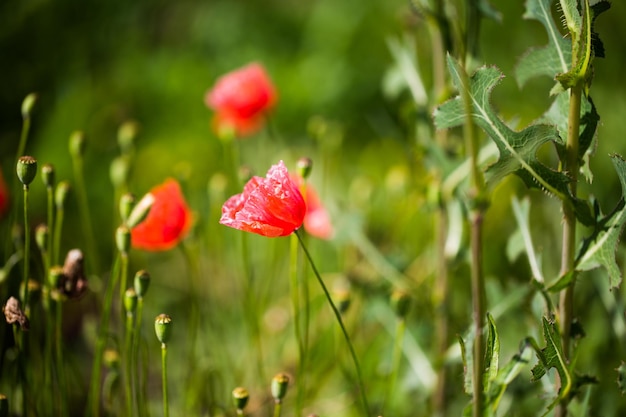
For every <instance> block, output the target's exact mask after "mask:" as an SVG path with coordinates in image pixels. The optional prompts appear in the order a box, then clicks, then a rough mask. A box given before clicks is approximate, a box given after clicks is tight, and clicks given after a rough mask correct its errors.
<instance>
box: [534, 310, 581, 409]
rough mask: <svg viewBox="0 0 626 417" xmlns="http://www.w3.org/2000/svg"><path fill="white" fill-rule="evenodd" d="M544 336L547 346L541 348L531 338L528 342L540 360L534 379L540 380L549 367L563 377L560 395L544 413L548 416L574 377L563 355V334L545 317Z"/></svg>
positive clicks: (568, 390) (535, 368) (570, 385)
mask: <svg viewBox="0 0 626 417" xmlns="http://www.w3.org/2000/svg"><path fill="white" fill-rule="evenodd" d="M542 321H543V337H544V339H545V341H546V347H545V348H539V346H538V345H537V342H536V341H535V340H534V339H532V338H529V339H528V342H529V343H530V344H531V346H532V347H533V348H534V349H535V353H536V354H537V358H538V359H539V362H537V364H536V365H535V366H534V368H533V369H532V370H531V373H532V375H533V376H532V381H538V380H539V379H541V377H543V376H544V375H545V374H546V373H547V372H548V370H549V369H551V368H555V369H556V371H557V372H558V374H559V377H560V378H561V388H560V389H559V395H558V396H557V397H556V398H555V399H554V401H552V402H551V403H550V404H549V405H548V408H547V410H546V412H545V413H544V414H543V415H544V416H546V415H547V414H548V413H549V412H550V411H551V410H552V409H553V408H554V407H555V406H556V405H557V404H558V403H559V401H561V400H562V399H563V398H565V397H566V396H567V395H568V394H569V392H570V389H571V387H572V377H571V375H570V371H569V369H568V368H567V364H566V361H565V357H564V356H563V346H562V343H561V335H560V333H559V329H558V327H557V326H556V324H554V323H550V322H548V320H547V319H546V318H545V317H544V318H543V320H542Z"/></svg>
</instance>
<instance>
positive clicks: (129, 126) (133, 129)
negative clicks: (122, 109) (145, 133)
mask: <svg viewBox="0 0 626 417" xmlns="http://www.w3.org/2000/svg"><path fill="white" fill-rule="evenodd" d="M138 131H139V124H138V123H137V122H135V121H134V120H129V121H127V122H124V123H122V125H121V126H120V128H119V129H118V130H117V143H118V145H119V146H120V149H121V150H122V153H124V154H127V153H128V152H129V151H130V150H131V149H132V147H133V145H134V143H135V137H136V136H137V132H138Z"/></svg>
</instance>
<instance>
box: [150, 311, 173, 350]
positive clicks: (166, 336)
mask: <svg viewBox="0 0 626 417" xmlns="http://www.w3.org/2000/svg"><path fill="white" fill-rule="evenodd" d="M171 324H172V318H171V317H170V316H168V315H167V314H159V315H158V316H157V317H156V319H155V320H154V332H155V333H156V337H157V339H158V341H159V342H161V344H162V345H165V344H167V342H168V341H169V340H170V337H171V334H172V328H171V327H172V326H171Z"/></svg>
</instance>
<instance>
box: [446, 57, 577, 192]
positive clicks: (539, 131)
mask: <svg viewBox="0 0 626 417" xmlns="http://www.w3.org/2000/svg"><path fill="white" fill-rule="evenodd" d="M448 68H449V71H450V74H451V76H452V81H453V82H454V84H455V86H456V88H457V89H458V90H459V91H462V89H463V82H462V79H461V71H462V69H461V67H460V66H459V64H458V63H457V62H456V61H455V60H454V59H453V58H452V57H450V56H448ZM502 76H503V75H502V73H501V72H500V71H499V70H498V69H497V68H495V67H482V68H479V69H478V70H477V71H476V72H475V73H474V74H473V75H472V77H471V79H470V84H469V91H468V96H469V98H470V100H471V108H472V114H471V117H472V120H473V121H474V122H475V123H476V124H477V125H478V126H480V127H481V128H482V129H483V130H484V131H485V132H486V133H487V135H489V137H490V138H491V139H492V140H493V141H494V142H495V144H496V146H497V147H498V151H499V152H500V155H499V158H498V160H497V161H496V163H494V164H493V165H491V166H490V167H489V168H487V171H486V179H487V182H488V183H490V184H492V185H493V184H495V183H497V182H498V181H500V180H501V179H502V178H504V177H505V176H506V175H508V174H511V173H516V174H518V175H520V176H521V177H522V179H524V180H525V182H526V183H527V185H529V186H533V185H535V186H538V187H540V188H542V189H544V190H546V191H548V192H550V193H552V194H554V195H557V196H559V197H560V198H562V199H565V198H567V195H568V193H569V192H568V190H567V184H568V182H569V179H568V178H567V176H566V175H565V174H563V173H560V172H555V171H552V170H551V169H549V168H548V167H546V166H545V165H543V164H541V163H540V162H539V160H538V159H537V156H536V153H537V150H538V149H539V147H541V145H543V144H545V143H547V142H550V141H554V140H556V139H557V131H556V129H555V128H554V127H553V126H547V125H531V126H529V127H527V128H526V129H524V130H522V131H520V132H515V131H513V130H512V129H510V128H509V127H508V126H507V125H506V124H505V123H504V122H503V121H502V120H500V118H499V117H498V116H497V115H496V114H495V112H494V110H493V108H492V106H491V102H490V95H491V91H492V89H493V88H494V87H495V86H496V85H497V84H498V82H499V81H500V79H501V78H502ZM461 96H462V95H459V96H457V97H456V98H454V99H452V100H449V101H447V102H446V103H444V104H443V105H441V106H440V107H439V108H437V109H436V110H435V114H434V118H435V124H436V126H437V127H438V128H440V129H441V128H448V127H454V126H459V125H462V124H463V122H464V121H465V117H466V116H465V111H464V105H463V102H462V101H463V99H462V97H461Z"/></svg>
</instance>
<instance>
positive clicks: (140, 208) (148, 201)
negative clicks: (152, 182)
mask: <svg viewBox="0 0 626 417" xmlns="http://www.w3.org/2000/svg"><path fill="white" fill-rule="evenodd" d="M154 200H155V198H154V194H152V193H148V194H146V195H144V196H143V197H142V198H141V200H139V202H138V203H137V204H135V205H134V206H133V209H132V211H131V212H130V214H129V215H128V218H127V219H126V224H127V225H128V227H130V228H131V229H132V228H133V227H135V226H137V225H138V224H139V223H141V222H142V221H144V220H145V219H146V217H148V214H150V209H151V208H152V205H153V204H154Z"/></svg>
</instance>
